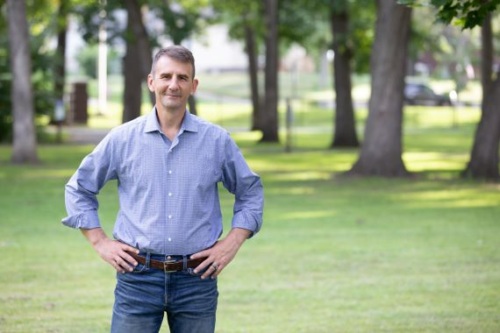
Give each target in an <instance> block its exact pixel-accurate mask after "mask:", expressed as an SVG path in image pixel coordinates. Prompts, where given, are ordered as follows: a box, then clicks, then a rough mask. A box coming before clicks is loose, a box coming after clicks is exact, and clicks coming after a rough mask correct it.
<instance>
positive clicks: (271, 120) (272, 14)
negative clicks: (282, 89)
mask: <svg viewBox="0 0 500 333" xmlns="http://www.w3.org/2000/svg"><path fill="white" fill-rule="evenodd" d="M264 1H265V3H264V8H265V20H266V69H265V74H264V89H265V98H264V112H263V113H262V118H261V120H262V123H261V124H260V126H261V130H262V139H261V141H263V142H279V135H278V57H279V56H278V0H264Z"/></svg>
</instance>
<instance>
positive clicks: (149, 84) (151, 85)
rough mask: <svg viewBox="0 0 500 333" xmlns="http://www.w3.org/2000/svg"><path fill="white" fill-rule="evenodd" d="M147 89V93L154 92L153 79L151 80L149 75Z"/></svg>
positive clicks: (151, 76)
mask: <svg viewBox="0 0 500 333" xmlns="http://www.w3.org/2000/svg"><path fill="white" fill-rule="evenodd" d="M148 88H149V91H151V92H155V86H154V79H153V75H151V74H148Z"/></svg>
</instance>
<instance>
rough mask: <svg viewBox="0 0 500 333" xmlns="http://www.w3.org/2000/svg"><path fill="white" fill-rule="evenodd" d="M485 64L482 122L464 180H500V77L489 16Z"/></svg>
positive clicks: (484, 39)
mask: <svg viewBox="0 0 500 333" xmlns="http://www.w3.org/2000/svg"><path fill="white" fill-rule="evenodd" d="M481 40H482V43H483V48H482V63H481V73H482V77H481V83H482V86H483V101H482V104H481V120H480V121H479V124H478V126H477V128H476V133H475V136H474V144H473V146H472V151H471V155H470V161H469V163H468V164H467V167H466V169H465V170H464V171H463V173H462V176H464V177H471V178H477V179H492V180H498V179H500V175H499V171H498V161H499V156H498V149H499V144H500V109H499V105H500V73H497V75H496V79H495V80H493V79H492V78H493V73H492V64H493V33H492V29H491V16H490V15H488V16H487V17H486V19H485V21H484V23H483V26H482V30H481Z"/></svg>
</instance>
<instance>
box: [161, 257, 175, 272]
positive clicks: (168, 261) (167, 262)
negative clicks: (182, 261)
mask: <svg viewBox="0 0 500 333" xmlns="http://www.w3.org/2000/svg"><path fill="white" fill-rule="evenodd" d="M176 262H177V261H176V260H174V259H167V260H165V261H164V262H163V272H165V273H173V272H177V270H176V269H171V270H168V269H167V265H169V264H175V263H176Z"/></svg>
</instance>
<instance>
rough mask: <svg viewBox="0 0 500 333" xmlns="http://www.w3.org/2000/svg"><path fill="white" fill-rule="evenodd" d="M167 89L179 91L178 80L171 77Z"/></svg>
mask: <svg viewBox="0 0 500 333" xmlns="http://www.w3.org/2000/svg"><path fill="white" fill-rule="evenodd" d="M168 89H170V90H178V89H179V79H178V78H177V77H175V76H174V77H173V78H172V80H170V84H169V85H168Z"/></svg>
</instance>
